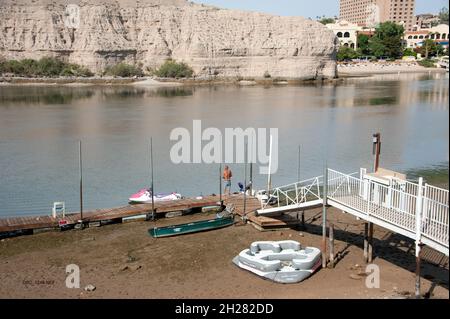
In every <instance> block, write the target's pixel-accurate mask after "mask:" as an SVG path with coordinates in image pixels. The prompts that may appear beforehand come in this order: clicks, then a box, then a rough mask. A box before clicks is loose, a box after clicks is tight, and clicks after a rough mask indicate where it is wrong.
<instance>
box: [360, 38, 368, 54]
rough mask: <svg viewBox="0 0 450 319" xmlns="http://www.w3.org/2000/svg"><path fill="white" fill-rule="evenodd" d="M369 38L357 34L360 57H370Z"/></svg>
mask: <svg viewBox="0 0 450 319" xmlns="http://www.w3.org/2000/svg"><path fill="white" fill-rule="evenodd" d="M369 39H370V38H369V36H368V35H365V34H358V48H359V52H361V54H362V55H370V48H369Z"/></svg>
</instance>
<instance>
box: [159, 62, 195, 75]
mask: <svg viewBox="0 0 450 319" xmlns="http://www.w3.org/2000/svg"><path fill="white" fill-rule="evenodd" d="M154 74H155V75H156V76H159V77H161V78H190V77H192V75H193V74H194V70H192V68H191V67H190V66H189V65H187V64H186V63H183V62H181V63H177V62H175V61H174V60H167V61H166V62H164V64H163V65H161V66H160V67H159V69H157V70H156V71H155V72H154Z"/></svg>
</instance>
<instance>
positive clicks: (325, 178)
mask: <svg viewBox="0 0 450 319" xmlns="http://www.w3.org/2000/svg"><path fill="white" fill-rule="evenodd" d="M327 196H328V168H327V165H325V171H324V176H323V200H322V202H323V206H322V268H325V267H326V266H327Z"/></svg>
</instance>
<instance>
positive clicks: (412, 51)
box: [403, 48, 417, 58]
mask: <svg viewBox="0 0 450 319" xmlns="http://www.w3.org/2000/svg"><path fill="white" fill-rule="evenodd" d="M403 56H413V57H415V58H417V52H415V51H414V50H412V49H409V48H408V49H406V50H405V51H403Z"/></svg>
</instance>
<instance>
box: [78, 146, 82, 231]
mask: <svg viewBox="0 0 450 319" xmlns="http://www.w3.org/2000/svg"><path fill="white" fill-rule="evenodd" d="M78 167H79V174H80V220H79V221H78V222H79V223H80V224H81V227H83V162H82V153H81V140H79V141H78Z"/></svg>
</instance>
